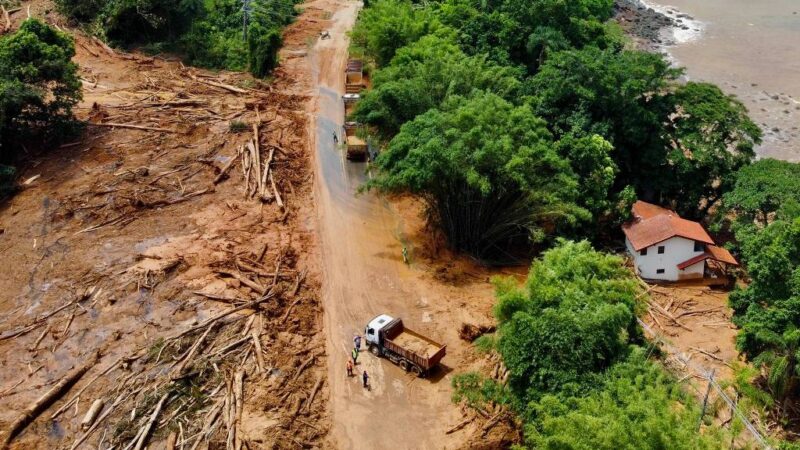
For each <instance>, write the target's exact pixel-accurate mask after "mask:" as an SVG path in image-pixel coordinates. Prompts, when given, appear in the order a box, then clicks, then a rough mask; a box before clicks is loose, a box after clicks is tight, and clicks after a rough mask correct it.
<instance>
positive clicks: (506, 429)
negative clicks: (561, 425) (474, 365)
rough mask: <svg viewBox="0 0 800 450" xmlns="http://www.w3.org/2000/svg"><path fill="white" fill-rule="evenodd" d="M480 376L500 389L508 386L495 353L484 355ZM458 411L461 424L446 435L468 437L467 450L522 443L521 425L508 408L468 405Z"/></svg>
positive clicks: (450, 429)
mask: <svg viewBox="0 0 800 450" xmlns="http://www.w3.org/2000/svg"><path fill="white" fill-rule="evenodd" d="M480 372H481V374H482V375H483V376H484V377H486V378H489V379H492V380H495V381H496V382H498V383H500V384H503V385H505V384H507V383H508V378H509V376H510V371H509V370H508V368H506V366H505V364H504V363H503V360H502V358H501V357H500V355H499V354H498V353H494V352H493V353H490V354H488V355H486V357H485V358H484V360H483V364H482V365H481V371H480ZM460 407H461V412H462V414H463V417H464V418H463V420H461V421H460V422H458V423H457V424H455V425H453V426H452V427H450V428H449V429H448V430H447V431H445V433H446V434H452V433H456V432H467V433H469V439H468V441H467V442H469V444H467V445H466V447H469V448H472V447H473V446H476V447H478V448H508V447H510V446H511V445H512V444H514V443H518V442H520V441H521V438H522V436H521V429H522V425H521V423H519V420H518V419H517V418H516V416H515V414H514V413H513V412H512V411H510V410H509V409H508V407H507V406H505V405H501V404H498V403H496V402H494V401H490V402H488V403H482V404H471V405H468V404H467V403H466V402H463V403H462V404H461V405H460ZM462 430H465V431H462ZM466 430H468V431H466ZM466 447H465V448H466Z"/></svg>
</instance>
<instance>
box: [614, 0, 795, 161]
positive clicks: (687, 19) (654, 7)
mask: <svg viewBox="0 0 800 450" xmlns="http://www.w3.org/2000/svg"><path fill="white" fill-rule="evenodd" d="M706 12H707V11H706ZM714 17H716V19H714ZM613 20H616V21H617V23H619V24H620V26H621V27H622V29H623V31H624V32H625V34H626V35H627V36H629V37H630V38H631V39H632V40H633V42H634V43H635V45H636V47H637V48H638V49H640V50H643V51H649V52H654V53H660V54H662V55H664V57H665V58H666V59H667V61H669V62H670V64H672V65H673V66H675V67H683V68H684V69H685V73H684V75H683V76H682V77H681V80H682V81H684V82H688V81H706V82H710V83H714V84H716V85H717V86H719V87H720V88H721V89H722V90H723V91H724V92H725V93H727V94H730V95H733V96H735V97H736V98H737V99H739V101H741V102H742V103H743V104H744V105H745V107H747V110H748V113H749V115H750V117H751V118H752V119H753V121H754V122H755V123H756V124H757V125H758V126H759V127H760V128H761V130H762V132H763V138H762V139H763V140H762V143H761V144H759V145H758V146H757V147H756V149H755V151H756V158H757V159H761V158H776V159H781V160H786V161H795V162H797V161H800V151H799V150H798V148H800V118H799V117H798V116H800V100H798V97H797V96H796V95H795V96H792V94H791V92H790V89H791V87H790V86H787V85H786V79H784V80H783V81H782V82H781V83H780V84H776V83H775V80H774V79H773V78H770V76H766V77H765V76H763V75H762V74H760V73H758V72H753V71H748V70H744V69H743V67H746V65H745V66H742V65H741V64H738V65H737V64H735V62H734V61H729V60H728V59H727V58H728V56H729V54H730V52H731V51H741V48H742V47H741V45H739V46H737V45H736V44H735V43H731V41H730V39H731V38H730V37H725V38H723V39H718V38H719V34H720V33H721V32H725V28H724V27H725V26H726V25H727V26H728V29H730V22H724V21H725V20H726V18H725V17H724V16H721V17H717V16H713V15H708V14H707V15H706V16H705V17H704V18H703V20H699V19H697V18H695V17H693V16H692V15H690V14H687V13H684V12H683V11H680V10H678V9H677V8H676V7H673V6H663V5H659V4H655V3H653V2H652V1H651V0H616V2H615V17H614V19H613ZM711 20H714V22H712V21H711ZM727 20H730V19H727ZM712 23H713V24H714V28H713V29H712V27H711V24H712ZM749 29H752V28H749ZM720 30H723V31H720ZM728 32H729V31H728ZM747 32H748V31H747V30H745V29H742V34H741V36H740V35H739V34H737V35H736V36H737V37H740V38H741V39H754V38H753V35H752V34H749V35H748V34H747ZM729 33H730V32H729ZM751 33H752V32H751ZM751 57H752V58H754V59H753V61H757V60H759V59H760V58H758V57H756V56H755V55H751ZM784 78H785V77H784Z"/></svg>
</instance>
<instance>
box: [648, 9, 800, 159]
mask: <svg viewBox="0 0 800 450" xmlns="http://www.w3.org/2000/svg"><path fill="white" fill-rule="evenodd" d="M647 3H648V5H649V6H651V7H653V8H654V9H657V10H660V11H662V12H664V13H666V14H667V15H669V16H671V17H673V18H676V19H677V20H680V22H679V27H678V28H676V29H674V30H665V31H664V33H665V34H667V36H666V40H667V41H672V42H671V45H667V47H666V51H667V52H668V53H669V54H670V55H671V57H672V58H673V59H674V60H675V62H676V64H678V65H681V66H684V67H686V69H687V72H686V73H687V77H688V78H689V79H690V80H697V81H710V82H713V83H716V84H718V85H719V86H720V87H721V88H722V89H723V90H724V91H726V92H727V93H729V94H734V95H736V96H737V97H739V99H741V100H742V102H743V103H744V104H745V105H746V106H747V108H748V109H749V110H750V115H751V117H752V118H753V119H754V120H755V121H756V122H757V123H758V124H759V125H761V128H762V129H763V130H764V142H763V144H762V145H761V146H760V148H759V149H758V150H757V152H758V154H759V156H760V157H771V158H779V159H785V160H790V161H800V0H657V1H648V2H647ZM681 15H683V16H681Z"/></svg>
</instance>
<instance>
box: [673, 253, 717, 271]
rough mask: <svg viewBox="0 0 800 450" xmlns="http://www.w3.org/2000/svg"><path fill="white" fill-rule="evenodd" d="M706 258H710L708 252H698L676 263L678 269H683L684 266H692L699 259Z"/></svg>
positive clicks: (703, 259)
mask: <svg viewBox="0 0 800 450" xmlns="http://www.w3.org/2000/svg"><path fill="white" fill-rule="evenodd" d="M708 258H711V254H710V253H700V254H699V255H697V256H693V257H691V258H689V259H687V260H686V261H684V262H682V263H680V264H678V269H681V270H683V269H685V268H687V267H689V266H693V265H695V264H697V263H699V262H700V261H705V260H707V259H708Z"/></svg>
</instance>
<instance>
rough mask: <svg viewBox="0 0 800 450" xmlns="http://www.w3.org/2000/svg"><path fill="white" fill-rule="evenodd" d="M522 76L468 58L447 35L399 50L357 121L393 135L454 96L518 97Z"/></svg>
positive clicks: (378, 78) (381, 73) (367, 97)
mask: <svg viewBox="0 0 800 450" xmlns="http://www.w3.org/2000/svg"><path fill="white" fill-rule="evenodd" d="M518 76H519V74H518V73H517V71H516V70H514V69H513V68H510V67H507V66H505V67H504V66H498V65H496V64H493V63H490V62H488V61H486V58H485V57H482V56H471V57H470V56H467V55H465V54H464V53H463V52H462V51H461V50H460V49H459V48H458V46H457V45H456V44H455V43H453V42H452V41H451V39H450V36H449V35H448V34H447V33H446V32H445V30H442V33H438V34H436V35H429V36H426V37H424V38H422V39H420V40H419V41H417V42H415V43H413V44H411V45H409V46H407V47H404V48H402V49H400V50H399V51H398V52H397V55H396V56H395V57H394V58H393V59H392V62H391V64H389V65H388V66H386V67H384V68H382V69H380V70H378V71H377V72H376V73H375V75H374V78H373V89H370V90H369V91H367V92H366V94H365V95H364V98H363V99H362V100H361V101H360V102H359V104H358V107H357V109H356V111H355V114H354V116H353V118H354V119H355V120H358V121H360V122H362V123H366V124H370V125H374V126H376V127H377V128H378V129H379V130H380V131H381V132H382V133H384V134H385V135H387V136H393V135H394V134H396V133H397V132H398V131H400V127H401V126H402V125H403V124H404V123H406V122H408V121H409V120H412V119H413V118H414V117H416V116H418V115H420V114H422V113H424V112H426V111H428V110H430V109H432V108H436V107H438V106H439V105H440V104H442V103H443V102H444V101H445V100H446V99H447V98H448V97H450V96H454V95H460V96H469V95H471V94H472V93H473V92H475V91H486V92H492V93H495V94H497V95H499V96H500V97H503V98H506V99H508V98H513V97H514V96H516V95H518V93H519V89H520V86H521V83H520V82H519V79H518Z"/></svg>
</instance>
